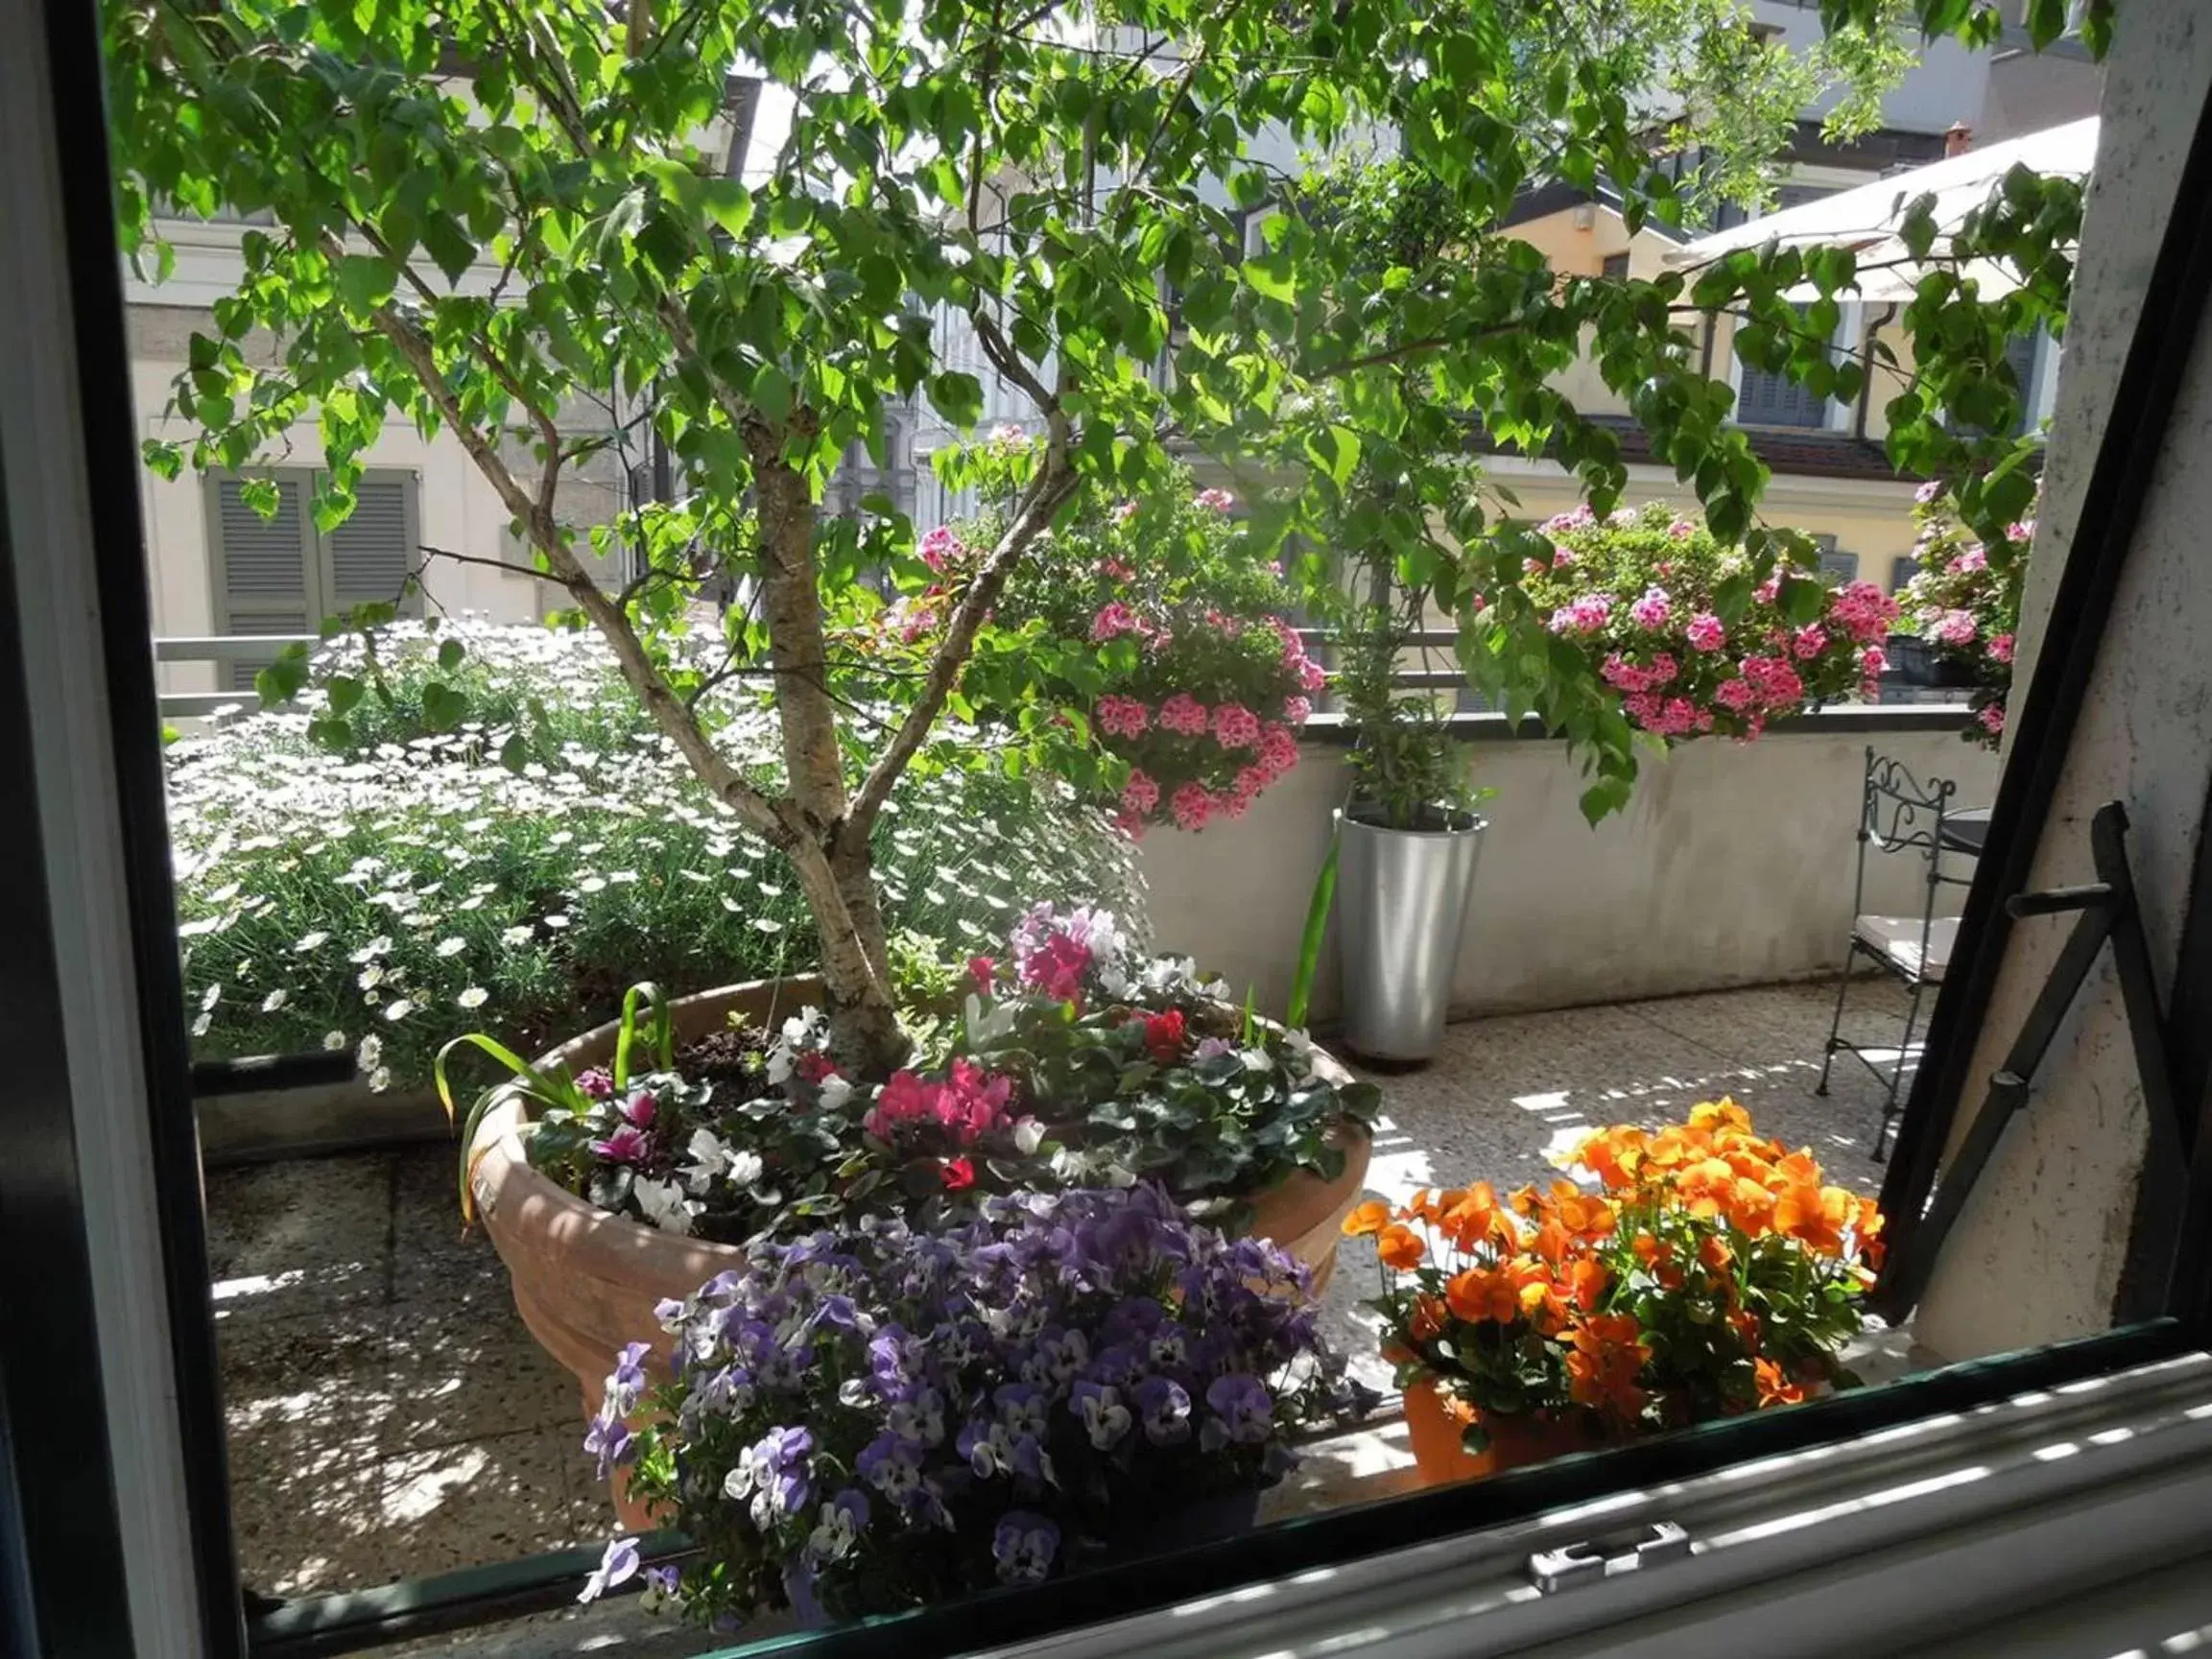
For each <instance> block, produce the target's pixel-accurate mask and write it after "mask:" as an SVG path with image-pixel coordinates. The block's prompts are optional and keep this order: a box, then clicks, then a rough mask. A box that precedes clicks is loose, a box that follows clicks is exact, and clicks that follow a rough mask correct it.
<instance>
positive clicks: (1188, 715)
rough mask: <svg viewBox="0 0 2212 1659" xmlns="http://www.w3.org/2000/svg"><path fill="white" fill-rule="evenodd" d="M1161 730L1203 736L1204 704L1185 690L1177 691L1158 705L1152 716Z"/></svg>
mask: <svg viewBox="0 0 2212 1659" xmlns="http://www.w3.org/2000/svg"><path fill="white" fill-rule="evenodd" d="M1154 719H1155V720H1156V721H1158V722H1159V725H1160V729H1161V730H1162V731H1172V732H1178V733H1180V734H1181V735H1182V736H1184V737H1203V736H1205V732H1206V725H1207V720H1206V709H1205V704H1203V703H1201V701H1199V699H1197V698H1195V697H1193V696H1191V694H1190V693H1189V692H1187V691H1178V692H1177V693H1176V694H1175V696H1173V697H1171V698H1169V699H1167V701H1165V702H1163V703H1161V704H1160V706H1159V712H1158V713H1157V714H1156V715H1154Z"/></svg>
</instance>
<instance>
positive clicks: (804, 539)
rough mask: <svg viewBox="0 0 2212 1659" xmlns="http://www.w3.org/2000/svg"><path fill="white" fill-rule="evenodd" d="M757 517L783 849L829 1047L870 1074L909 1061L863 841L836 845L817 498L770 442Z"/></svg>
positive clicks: (839, 792) (755, 447)
mask: <svg viewBox="0 0 2212 1659" xmlns="http://www.w3.org/2000/svg"><path fill="white" fill-rule="evenodd" d="M751 447H752V460H753V483H754V495H755V499H756V501H757V502H758V504H759V512H760V566H761V615H762V620H763V621H765V622H766V623H767V625H768V650H769V661H770V664H771V665H772V666H773V668H774V670H775V702H776V711H775V712H776V721H777V724H778V725H779V727H780V728H781V730H782V733H783V760H784V770H785V772H786V773H787V775H788V776H789V777H790V780H791V794H792V799H793V800H794V801H795V802H796V803H797V806H798V809H799V812H800V814H801V816H802V817H803V818H804V819H805V822H806V832H807V840H806V843H805V844H804V845H802V846H800V847H795V848H794V849H792V864H793V865H794V867H795V868H796V869H797V872H798V877H799V883H800V886H801V887H802V888H803V889H805V892H806V897H807V908H808V909H809V910H810V911H811V912H813V914H814V921H815V929H816V932H817V933H818V934H819V935H820V936H821V975H822V980H823V983H824V984H826V985H827V986H828V989H829V1009H828V1012H829V1019H830V1047H831V1049H832V1050H833V1052H835V1053H836V1054H837V1055H838V1056H839V1058H840V1059H841V1060H843V1061H844V1064H845V1066H846V1067H847V1068H848V1069H850V1070H853V1071H857V1072H859V1073H860V1074H861V1075H863V1076H868V1077H876V1076H881V1075H882V1074H883V1073H885V1072H887V1071H889V1070H890V1069H892V1067H894V1066H896V1065H897V1064H898V1063H899V1062H900V1061H901V1060H903V1059H904V1058H905V1057H906V1055H907V1052H908V1050H909V1048H910V1046H911V1045H910V1044H909V1043H908V1041H907V1038H906V1034H905V1033H904V1032H903V1031H900V1030H899V1026H898V1010H897V1007H896V1005H895V1004H894V1002H893V1000H892V989H891V973H890V960H889V956H888V953H887V952H886V950H885V947H884V930H883V911H882V907H881V906H880V905H879V904H878V903H877V900H876V893H875V877H874V871H873V868H872V865H871V861H870V859H869V858H868V843H867V838H866V837H865V836H860V837H856V838H854V840H855V842H856V844H855V845H853V846H850V847H847V846H844V845H841V844H840V843H841V832H842V831H843V830H844V828H845V817H846V799H847V797H846V794H845V788H844V755H843V753H842V751H841V749H840V747H839V743H838V721H837V704H836V702H835V700H834V699H832V698H831V696H830V692H829V651H828V645H827V642H826V641H825V640H824V638H823V635H822V626H821V594H820V593H819V591H818V590H817V588H816V585H815V582H816V569H815V557H814V531H815V519H814V492H813V491H812V490H811V489H810V488H809V487H808V486H807V482H806V478H805V476H804V475H803V474H801V473H800V472H799V471H798V470H797V468H796V467H794V466H792V465H791V464H790V463H789V462H786V461H785V460H784V459H783V457H782V454H781V452H780V450H779V449H778V448H777V447H776V445H775V444H774V441H773V438H764V439H762V440H760V441H757V442H755V443H753V444H752V446H751Z"/></svg>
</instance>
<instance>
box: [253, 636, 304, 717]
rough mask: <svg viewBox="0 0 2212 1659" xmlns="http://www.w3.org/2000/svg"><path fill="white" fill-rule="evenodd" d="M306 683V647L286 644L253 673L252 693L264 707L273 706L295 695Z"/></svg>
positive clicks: (285, 701)
mask: <svg viewBox="0 0 2212 1659" xmlns="http://www.w3.org/2000/svg"><path fill="white" fill-rule="evenodd" d="M306 683H307V648H306V647H305V646H304V645H288V646H286V647H285V648H284V649H283V650H282V651H281V652H277V655H276V660H275V661H274V662H272V663H271V664H270V665H269V666H268V667H267V668H265V669H262V670H261V671H260V672H258V673H257V674H255V675H254V676H253V694H254V695H255V696H256V697H258V698H259V699H261V703H262V706H263V707H264V708H275V707H278V706H279V705H281V704H284V703H288V702H290V701H291V700H292V699H294V698H296V697H297V696H298V695H299V688H300V687H301V686H303V685H305V684H306Z"/></svg>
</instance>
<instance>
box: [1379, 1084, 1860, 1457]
mask: <svg viewBox="0 0 2212 1659" xmlns="http://www.w3.org/2000/svg"><path fill="white" fill-rule="evenodd" d="M1565 1161H1566V1162H1567V1163H1568V1164H1569V1166H1570V1167H1571V1168H1572V1167H1580V1168H1581V1169H1582V1171H1583V1172H1585V1173H1587V1174H1588V1175H1589V1176H1591V1177H1594V1182H1593V1184H1594V1185H1596V1186H1597V1187H1598V1188H1599V1189H1600V1190H1599V1191H1596V1192H1591V1191H1587V1190H1585V1189H1584V1188H1583V1187H1581V1186H1578V1185H1576V1184H1575V1183H1573V1182H1571V1181H1558V1182H1556V1183H1554V1184H1553V1186H1552V1188H1551V1190H1550V1191H1549V1192H1540V1191H1538V1190H1537V1189H1536V1188H1534V1187H1526V1188H1523V1189H1522V1190H1521V1191H1520V1192H1518V1193H1515V1194H1513V1195H1512V1196H1511V1197H1510V1198H1508V1199H1500V1198H1499V1197H1498V1196H1497V1195H1496V1194H1495V1193H1493V1192H1492V1191H1491V1189H1490V1188H1489V1187H1488V1186H1487V1185H1478V1186H1474V1187H1470V1188H1467V1189H1464V1190H1462V1191H1450V1192H1428V1191H1423V1192H1420V1193H1417V1194H1415V1197H1414V1198H1413V1200H1412V1201H1411V1202H1410V1203H1408V1204H1405V1205H1403V1206H1400V1207H1398V1208H1395V1209H1393V1208H1392V1207H1391V1206H1390V1205H1388V1204H1385V1203H1382V1202H1380V1201H1372V1202H1368V1203H1365V1204H1362V1205H1361V1206H1360V1207H1359V1208H1358V1209H1357V1210H1355V1211H1353V1212H1352V1214H1351V1215H1350V1216H1349V1217H1347V1218H1346V1219H1345V1222H1344V1230H1345V1232H1346V1233H1347V1234H1352V1235H1355V1236H1372V1237H1373V1238H1374V1240H1375V1248H1376V1254H1377V1256H1378V1258H1379V1259H1380V1261H1381V1264H1382V1268H1383V1275H1384V1286H1383V1292H1382V1294H1381V1295H1380V1296H1379V1297H1377V1298H1376V1299H1375V1300H1374V1302H1373V1303H1372V1304H1371V1305H1372V1306H1373V1307H1374V1308H1375V1309H1376V1311H1377V1312H1379V1313H1380V1314H1381V1315H1383V1319H1384V1344H1385V1353H1386V1355H1387V1356H1388V1357H1389V1358H1391V1359H1392V1360H1393V1361H1395V1362H1396V1363H1397V1366H1398V1378H1399V1384H1400V1386H1402V1387H1403V1388H1404V1389H1405V1390H1406V1420H1407V1430H1408V1434H1409V1437H1410V1438H1411V1440H1412V1443H1413V1449H1414V1456H1415V1460H1416V1462H1417V1463H1418V1464H1419V1467H1420V1470H1421V1473H1422V1475H1423V1476H1424V1478H1426V1479H1427V1480H1429V1481H1452V1480H1464V1479H1467V1478H1469V1477H1472V1476H1478V1475H1485V1474H1489V1473H1494V1472H1496V1471H1497V1470H1500V1469H1504V1468H1510V1467H1512V1466H1514V1465H1515V1464H1518V1463H1526V1462H1532V1461H1538V1460H1541V1459H1543V1458H1549V1457H1555V1456H1558V1455H1560V1454H1562V1453H1565V1452H1570V1451H1576V1450H1581V1449H1584V1448H1587V1447H1590V1446H1594V1445H1597V1444H1601V1443H1603V1442H1605V1441H1607V1440H1615V1439H1620V1438H1623V1437H1627V1436H1630V1435H1634V1434H1647V1433H1653V1432H1656V1431H1659V1430H1665V1429H1674V1428H1681V1427H1684V1426H1686V1425H1688V1424H1692V1423H1700V1422H1704V1421H1707V1420H1709V1419H1711V1418H1715V1417H1722V1416H1729V1415H1733V1414H1735V1413H1738V1412H1742V1411H1749V1410H1760V1409H1763V1408H1766V1407H1772V1406H1779V1405H1788V1404H1791V1403H1793V1402H1795V1401H1797V1400H1801V1399H1804V1398H1805V1397H1806V1396H1807V1395H1808V1394H1811V1393H1816V1392H1820V1391H1822V1390H1825V1389H1827V1388H1831V1387H1834V1386H1840V1385H1845V1384H1848V1383H1850V1382H1851V1381H1853V1378H1852V1377H1851V1374H1850V1372H1849V1371H1848V1370H1846V1369H1845V1368H1844V1366H1843V1363H1842V1362H1841V1360H1840V1358H1839V1355H1840V1353H1841V1351H1842V1348H1843V1344H1844V1342H1845V1341H1846V1340H1847V1339H1849V1338H1850V1337H1851V1336H1853V1335H1854V1334H1855V1333H1856V1332H1857V1331H1858V1329H1859V1324H1860V1319H1859V1313H1858V1305H1857V1304H1858V1300H1859V1297H1860V1295H1861V1293H1862V1292H1863V1291H1864V1290H1865V1288H1866V1286H1867V1284H1868V1283H1870V1282H1871V1279H1872V1276H1873V1275H1872V1268H1874V1267H1875V1266H1876V1265H1877V1264H1878V1262H1879V1259H1880V1233H1881V1225H1882V1220H1881V1215H1880V1213H1879V1211H1877V1210H1876V1208H1875V1206H1874V1204H1873V1202H1872V1200H1871V1199H1868V1198H1866V1197H1859V1196H1858V1195H1855V1194H1852V1193H1850V1192H1847V1191H1845V1190H1844V1189H1843V1188H1841V1187H1836V1186H1831V1185H1828V1184H1827V1183H1826V1182H1825V1181H1824V1180H1823V1178H1822V1175H1821V1172H1820V1165H1819V1163H1818V1162H1817V1161H1815V1159H1814V1158H1813V1155H1812V1153H1811V1152H1810V1151H1805V1150H1799V1151H1796V1152H1792V1151H1788V1150H1786V1149H1784V1148H1783V1147H1782V1146H1781V1145H1780V1144H1779V1143H1778V1142H1774V1141H1771V1140H1766V1139H1762V1138H1761V1137H1760V1136H1758V1135H1757V1134H1756V1133H1754V1132H1753V1130H1752V1128H1751V1123H1750V1119H1749V1116H1748V1114H1747V1113H1746V1112H1745V1111H1744V1109H1743V1108H1742V1107H1741V1106H1739V1105H1737V1104H1736V1103H1735V1102H1733V1101H1728V1100H1722V1101H1714V1102H1701V1103H1700V1104H1699V1105H1697V1106H1695V1107H1693V1108H1692V1109H1691V1112H1690V1115H1689V1119H1688V1121H1687V1122H1685V1123H1682V1124H1677V1125H1671V1126H1667V1127H1665V1128H1662V1129H1658V1130H1656V1131H1646V1130H1643V1129H1639V1128H1634V1127H1629V1126H1616V1127H1613V1128H1607V1129H1601V1130H1599V1131H1598V1132H1597V1133H1595V1134H1593V1135H1591V1136H1589V1137H1588V1138H1587V1139H1586V1140H1584V1141H1583V1142H1582V1145H1581V1146H1580V1147H1579V1148H1577V1149H1576V1150H1575V1151H1574V1152H1573V1153H1572V1154H1570V1155H1569V1157H1568V1158H1567V1159H1566V1160H1565Z"/></svg>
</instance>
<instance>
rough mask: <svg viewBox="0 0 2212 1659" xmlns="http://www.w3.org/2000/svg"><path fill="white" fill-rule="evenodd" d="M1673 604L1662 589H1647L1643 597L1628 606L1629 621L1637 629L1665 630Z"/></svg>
mask: <svg viewBox="0 0 2212 1659" xmlns="http://www.w3.org/2000/svg"><path fill="white" fill-rule="evenodd" d="M1673 609H1674V602H1673V601H1672V600H1671V599H1669V598H1668V595H1667V590H1666V589H1665V588H1663V587H1647V588H1646V589H1644V597H1643V598H1641V599H1639V600H1637V601H1636V603H1635V604H1631V605H1630V606H1629V621H1630V622H1632V623H1634V624H1635V625H1636V626H1637V627H1638V628H1665V627H1666V626H1667V616H1668V613H1669V612H1670V611H1672V610H1673Z"/></svg>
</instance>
